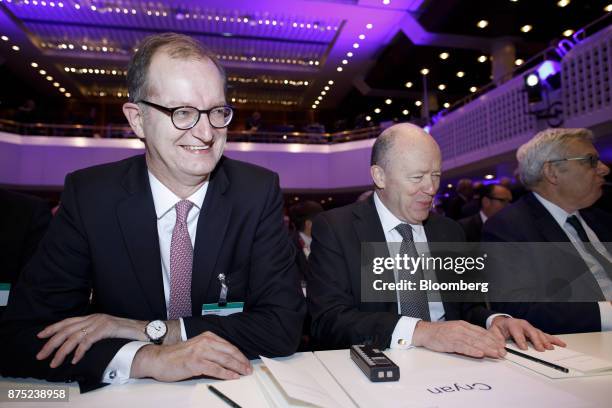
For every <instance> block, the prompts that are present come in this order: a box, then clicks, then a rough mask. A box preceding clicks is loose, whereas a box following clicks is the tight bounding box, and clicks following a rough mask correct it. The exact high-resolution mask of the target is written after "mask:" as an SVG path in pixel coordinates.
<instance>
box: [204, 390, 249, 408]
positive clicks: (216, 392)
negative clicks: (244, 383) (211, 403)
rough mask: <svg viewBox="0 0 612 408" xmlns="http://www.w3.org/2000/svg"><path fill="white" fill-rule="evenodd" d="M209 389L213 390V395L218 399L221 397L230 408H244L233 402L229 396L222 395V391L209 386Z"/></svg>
mask: <svg viewBox="0 0 612 408" xmlns="http://www.w3.org/2000/svg"><path fill="white" fill-rule="evenodd" d="M208 389H209V390H211V391H212V393H213V394H215V395H216V396H217V397H219V398H221V399H222V400H223V401H225V403H226V404H227V405H229V406H230V407H232V408H242V407H241V406H240V405H238V404H236V403H235V402H234V401H232V400H231V399H230V398H229V397H228V396H227V395H225V394H224V393H222V392H221V391H219V390H218V389H216V388H215V387H213V386H212V385H209V386H208Z"/></svg>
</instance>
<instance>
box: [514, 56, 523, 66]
mask: <svg viewBox="0 0 612 408" xmlns="http://www.w3.org/2000/svg"><path fill="white" fill-rule="evenodd" d="M524 62H525V61H523V60H522V59H520V58H517V59H516V60H515V61H514V65H516V66H517V67H518V66H521V65H523V63H524Z"/></svg>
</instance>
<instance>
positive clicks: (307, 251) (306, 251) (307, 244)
mask: <svg viewBox="0 0 612 408" xmlns="http://www.w3.org/2000/svg"><path fill="white" fill-rule="evenodd" d="M300 238H302V242H304V247H303V248H302V251H304V256H306V259H308V257H309V256H310V244H311V243H312V237H309V236H308V235H306V234H304V233H303V232H302V231H300Z"/></svg>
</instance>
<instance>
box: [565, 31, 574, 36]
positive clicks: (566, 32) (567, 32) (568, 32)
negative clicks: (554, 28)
mask: <svg viewBox="0 0 612 408" xmlns="http://www.w3.org/2000/svg"><path fill="white" fill-rule="evenodd" d="M572 34H574V30H565V31H564V32H563V36H564V37H569V36H571V35H572Z"/></svg>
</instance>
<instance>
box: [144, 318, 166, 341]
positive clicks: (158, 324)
mask: <svg viewBox="0 0 612 408" xmlns="http://www.w3.org/2000/svg"><path fill="white" fill-rule="evenodd" d="M166 330H167V327H166V323H164V322H163V321H161V320H154V321H152V322H151V323H149V324H148V325H147V336H149V337H150V338H151V339H152V340H157V339H160V338H162V337H164V335H165V334H166Z"/></svg>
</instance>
